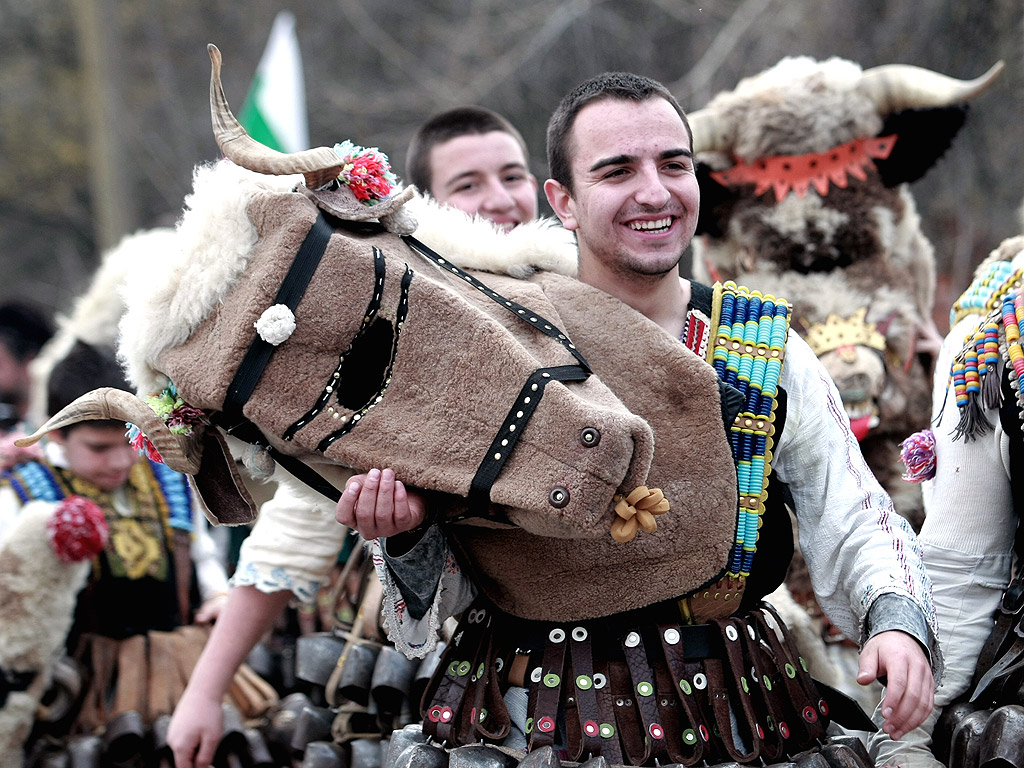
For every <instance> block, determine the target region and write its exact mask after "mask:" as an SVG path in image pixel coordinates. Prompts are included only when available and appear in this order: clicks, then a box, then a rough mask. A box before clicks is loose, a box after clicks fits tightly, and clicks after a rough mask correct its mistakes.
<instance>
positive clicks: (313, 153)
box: [207, 43, 342, 189]
mask: <svg viewBox="0 0 1024 768" xmlns="http://www.w3.org/2000/svg"><path fill="white" fill-rule="evenodd" d="M207 49H208V50H209V52H210V63H211V65H212V69H211V71H210V117H212V118H213V135H214V138H216V140H217V146H218V147H220V151H221V152H223V153H224V156H225V157H226V158H228V159H229V160H230V161H231V162H233V163H235V164H236V165H240V166H242V167H243V168H246V169H248V170H250V171H255V172H256V173H265V174H269V175H272V176H286V175H288V174H292V173H301V174H303V175H304V176H305V177H306V186H307V187H309V188H310V189H317V188H319V187H322V186H323V185H324V184H327V183H328V182H330V181H332V180H334V179H336V178H337V176H338V174H339V173H340V172H341V169H342V164H341V162H340V161H341V158H340V157H338V153H337V152H335V151H334V150H333V149H331V148H330V147H317V148H316V149H306V150H303V151H302V152H290V153H286V152H278V151H277V150H275V149H271V148H270V147H265V146H264V145H262V144H260V143H259V142H258V141H256V140H255V139H253V138H252V137H251V136H249V134H248V133H246V132H245V128H243V127H242V124H241V123H239V122H238V120H237V119H236V118H235V116H234V115H233V114H232V112H231V108H230V107H229V106H228V100H227V97H226V96H225V95H224V86H222V85H221V82H220V63H221V55H220V50H219V49H218V48H217V46H215V45H214V44H213V43H210V44H209V45H207Z"/></svg>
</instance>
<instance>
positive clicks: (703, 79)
mask: <svg viewBox="0 0 1024 768" xmlns="http://www.w3.org/2000/svg"><path fill="white" fill-rule="evenodd" d="M771 4H772V0H744V3H743V4H742V5H741V6H740V7H739V8H737V9H736V11H735V12H734V13H733V14H732V16H730V17H729V21H727V22H726V23H725V26H723V27H722V29H721V31H720V32H719V33H718V34H717V35H716V36H715V39H714V40H713V41H712V42H711V45H710V46H708V49H707V50H706V51H705V52H704V55H703V56H701V58H700V61H698V62H697V63H696V64H695V65H694V66H693V67H692V68H691V69H690V71H689V72H687V73H686V74H685V75H683V77H681V78H679V79H678V80H676V81H675V82H674V83H672V84H671V85H669V86H668V89H669V90H670V91H672V93H673V94H675V95H676V97H677V98H682V99H685V100H686V101H687V102H694V103H696V104H704V103H706V102H707V101H708V100H709V99H710V98H711V95H712V94H711V93H709V89H710V83H711V77H712V76H713V75H714V74H715V72H716V71H717V70H718V68H719V67H720V66H722V62H724V61H725V60H726V58H727V57H729V56H731V55H732V53H733V51H734V50H735V49H736V46H737V45H739V44H740V41H741V40H742V39H743V36H744V35H745V34H746V32H747V30H748V29H750V27H751V25H752V24H753V23H754V22H755V21H757V20H758V19H759V18H761V17H762V16H763V15H764V14H765V13H766V12H767V11H768V7H769V6H770V5H771Z"/></svg>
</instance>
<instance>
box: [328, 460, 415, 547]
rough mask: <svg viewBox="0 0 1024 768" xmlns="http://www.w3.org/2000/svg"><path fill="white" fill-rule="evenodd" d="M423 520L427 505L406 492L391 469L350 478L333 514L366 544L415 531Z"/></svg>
mask: <svg viewBox="0 0 1024 768" xmlns="http://www.w3.org/2000/svg"><path fill="white" fill-rule="evenodd" d="M425 517H426V503H425V502H424V500H423V497H422V496H420V495H419V494H418V493H413V492H410V491H408V490H406V487H405V485H403V484H402V482H401V481H400V480H396V479H395V473H394V471H392V470H391V469H385V470H384V471H381V470H379V469H371V470H370V471H369V472H367V473H366V474H365V475H356V476H354V477H352V478H351V479H350V480H349V481H348V484H347V485H346V486H345V492H344V493H343V494H341V499H339V500H338V504H337V506H336V507H335V510H334V518H335V519H336V520H337V521H338V522H339V523H341V524H342V525H347V526H348V527H349V528H353V529H355V530H356V531H358V532H359V535H360V536H362V537H363V538H364V539H366V540H367V541H369V540H370V539H376V538H378V537H381V536H383V537H387V536H395V535H397V534H399V533H404V532H406V531H411V530H413V529H414V528H416V527H418V526H419V525H420V524H421V523H422V522H423V520H424V519H425Z"/></svg>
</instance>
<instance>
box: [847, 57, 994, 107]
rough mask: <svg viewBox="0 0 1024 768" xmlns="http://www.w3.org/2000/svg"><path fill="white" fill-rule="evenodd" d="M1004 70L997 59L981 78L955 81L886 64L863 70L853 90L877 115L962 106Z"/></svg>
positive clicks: (943, 76) (923, 71) (950, 78)
mask: <svg viewBox="0 0 1024 768" xmlns="http://www.w3.org/2000/svg"><path fill="white" fill-rule="evenodd" d="M1005 66H1006V65H1005V64H1004V63H1003V61H1002V60H1001V59H1000V60H999V61H997V62H996V63H995V64H993V65H992V67H991V68H990V69H989V70H988V72H986V73H985V74H983V75H982V76H981V77H976V78H975V79H974V80H957V79H956V78H955V77H948V76H946V75H940V74H939V73H938V72H933V71H931V70H930V69H924V68H923V67H914V66H910V65H908V64H886V65H883V66H880V67H872V68H871V69H867V70H865V71H864V72H863V74H862V75H861V78H860V82H859V83H858V84H857V90H859V91H860V92H861V93H863V94H865V95H866V96H867V97H868V98H869V99H871V101H872V102H874V104H875V107H876V108H877V109H878V113H879V114H880V115H888V114H891V113H893V112H898V111H900V110H901V109H921V108H936V107H949V106H952V105H953V104H963V103H964V102H966V101H969V100H970V99H973V98H974V97H975V96H977V95H978V94H979V93H981V92H982V91H984V90H985V89H986V88H988V87H989V86H990V85H991V84H992V83H993V82H995V80H996V78H997V77H999V74H1000V73H1001V72H1002V71H1003V68H1004V67H1005Z"/></svg>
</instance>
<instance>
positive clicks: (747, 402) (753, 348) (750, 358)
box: [708, 281, 789, 578]
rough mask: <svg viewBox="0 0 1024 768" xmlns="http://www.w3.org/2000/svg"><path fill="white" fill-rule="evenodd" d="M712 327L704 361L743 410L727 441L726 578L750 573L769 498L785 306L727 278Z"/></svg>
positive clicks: (717, 294)
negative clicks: (734, 496) (730, 520)
mask: <svg viewBox="0 0 1024 768" xmlns="http://www.w3.org/2000/svg"><path fill="white" fill-rule="evenodd" d="M712 318H713V319H712V327H713V328H714V327H717V331H716V333H715V341H714V344H713V346H712V347H711V348H710V349H709V350H708V361H709V362H710V363H711V365H712V366H714V369H715V372H716V373H717V374H718V376H719V378H721V379H722V381H724V382H725V383H726V384H730V385H732V386H733V387H735V388H736V389H738V390H739V391H740V392H741V393H742V395H743V398H744V405H743V409H742V410H741V411H740V413H739V414H737V416H736V419H735V420H734V422H733V424H732V426H731V428H730V444H731V447H732V453H733V459H734V460H735V462H736V474H737V479H738V483H739V512H738V518H737V525H736V542H735V543H734V544H733V547H732V550H731V552H730V555H729V564H728V574H727V575H728V576H731V577H734V578H738V577H743V576H749V575H750V566H751V564H752V563H753V560H754V552H755V551H756V550H757V536H758V529H759V528H760V526H761V515H762V514H763V513H764V502H765V499H766V498H767V496H768V493H767V487H768V474H769V472H771V460H772V447H773V441H772V434H773V432H774V422H775V404H776V395H777V394H778V389H779V377H780V376H781V374H782V364H783V361H784V360H785V357H786V336H787V334H788V333H789V304H788V303H787V302H786V301H785V300H784V299H777V298H775V297H774V296H765V295H763V294H761V293H760V292H759V291H749V290H747V289H746V288H741V287H739V286H737V285H736V284H735V283H734V282H732V281H729V282H727V283H725V285H722V284H721V283H716V284H715V287H714V303H713V305H712Z"/></svg>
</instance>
